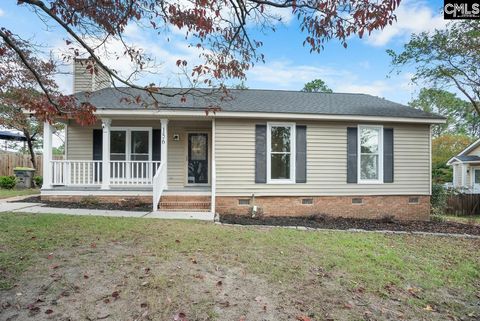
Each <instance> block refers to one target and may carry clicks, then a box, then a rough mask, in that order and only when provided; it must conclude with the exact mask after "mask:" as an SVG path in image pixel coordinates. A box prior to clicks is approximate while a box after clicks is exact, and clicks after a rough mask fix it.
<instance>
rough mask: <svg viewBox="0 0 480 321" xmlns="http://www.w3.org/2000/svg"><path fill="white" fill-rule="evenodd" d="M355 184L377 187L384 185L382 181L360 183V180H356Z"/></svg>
mask: <svg viewBox="0 0 480 321" xmlns="http://www.w3.org/2000/svg"><path fill="white" fill-rule="evenodd" d="M357 184H360V185H379V184H384V182H382V181H365V180H363V181H361V180H358V182H357Z"/></svg>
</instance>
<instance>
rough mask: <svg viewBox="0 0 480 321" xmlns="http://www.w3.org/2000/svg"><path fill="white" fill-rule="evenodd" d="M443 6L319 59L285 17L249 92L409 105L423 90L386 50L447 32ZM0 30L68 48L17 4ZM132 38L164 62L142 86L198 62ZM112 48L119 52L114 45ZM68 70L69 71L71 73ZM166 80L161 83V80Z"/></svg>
mask: <svg viewBox="0 0 480 321" xmlns="http://www.w3.org/2000/svg"><path fill="white" fill-rule="evenodd" d="M442 6H443V1H440V0H434V1H418V0H406V1H405V0H404V1H402V3H401V5H400V7H399V8H398V10H397V11H396V13H397V17H398V21H397V23H395V24H394V25H393V26H388V27H387V28H385V29H384V30H383V31H379V32H375V33H374V34H373V35H371V36H367V37H365V38H364V39H358V38H355V37H354V38H351V39H350V40H349V42H348V47H347V49H345V48H343V46H341V45H340V43H339V42H338V41H335V40H332V41H330V42H329V43H327V44H326V46H325V50H324V51H322V52H321V53H320V54H317V53H309V50H308V48H304V47H303V46H302V42H303V39H304V35H303V34H302V33H301V32H300V31H299V30H298V28H297V22H296V20H295V18H293V17H291V16H290V15H288V14H286V15H284V14H282V16H283V15H284V20H285V23H284V24H283V25H281V26H278V30H277V32H275V33H272V32H270V33H268V34H266V35H258V37H257V39H258V38H260V39H261V40H262V41H263V43H264V47H263V49H262V52H263V53H264V54H265V56H266V63H265V64H258V65H256V66H255V67H254V68H253V69H251V70H250V71H249V72H248V79H247V81H246V85H247V86H248V87H250V88H265V89H291V90H300V89H301V88H302V87H303V84H304V83H305V82H308V81H309V80H312V79H315V78H322V79H323V80H325V81H326V83H327V84H328V85H329V86H330V87H331V88H332V89H333V90H334V91H338V92H361V93H368V94H373V95H376V96H380V97H385V98H387V99H391V100H394V101H397V102H400V103H407V102H408V101H409V100H411V99H412V97H414V96H415V94H416V93H417V92H418V89H419V87H418V86H415V85H412V84H411V82H410V76H411V73H410V72H409V71H405V72H403V73H401V74H400V75H398V76H397V75H396V74H391V76H390V77H387V76H388V75H389V72H390V70H391V67H390V58H389V56H388V55H387V54H386V52H385V51H386V49H394V50H400V49H401V48H402V46H403V44H404V43H405V42H406V41H408V39H409V35H410V34H411V33H418V32H422V31H429V30H433V29H435V28H443V27H444V26H445V21H444V20H443V17H442V14H441V7H442ZM0 26H1V27H7V28H8V29H11V30H12V31H14V32H16V33H18V34H20V35H21V36H22V37H24V38H29V39H34V40H35V41H36V42H38V43H42V44H45V45H47V47H48V48H51V49H52V50H54V52H56V53H58V52H60V51H61V50H63V49H64V47H65V42H64V39H65V37H64V35H63V34H62V32H59V29H58V28H51V29H49V30H47V28H46V26H45V25H44V24H43V23H41V22H40V21H39V19H38V18H37V17H36V15H34V14H33V13H32V12H29V11H28V10H26V9H25V8H21V7H20V8H19V7H18V6H17V5H16V1H14V0H10V1H8V2H7V1H3V2H2V3H0ZM127 35H128V39H129V40H130V41H131V42H133V43H135V44H138V45H139V46H141V47H144V48H147V50H148V51H149V52H151V53H152V54H153V55H154V56H156V57H157V59H158V61H159V62H161V63H162V67H161V69H160V70H161V71H162V76H159V75H156V76H155V79H151V77H152V76H146V77H145V78H144V79H140V80H139V82H140V83H145V84H146V83H149V82H151V80H153V81H155V82H156V83H159V82H160V84H161V85H166V86H177V85H179V79H178V77H177V76H176V72H177V70H176V69H175V68H176V67H175V61H176V60H177V59H179V58H185V59H187V60H190V61H191V60H195V57H196V56H197V53H196V52H195V49H192V48H189V47H188V45H187V43H186V42H185V41H183V39H182V37H181V36H180V35H179V33H178V32H177V33H175V34H173V35H171V36H170V41H166V39H165V37H158V36H156V35H153V34H146V33H145V32H143V31H142V30H141V29H139V28H138V27H136V26H134V25H133V26H131V27H130V28H129V29H128V30H127ZM110 48H112V49H113V50H114V49H115V48H119V47H118V46H117V45H116V44H114V43H112V44H111V45H110ZM108 64H109V65H110V67H112V68H115V69H117V70H119V72H123V73H127V72H128V61H123V60H122V59H120V60H119V61H108ZM68 70H69V69H68ZM163 75H164V79H161V80H159V79H157V78H159V77H163ZM58 81H59V84H60V85H61V87H62V88H63V89H64V90H65V91H66V92H69V91H71V86H72V85H71V75H68V76H63V77H61V78H59V79H58Z"/></svg>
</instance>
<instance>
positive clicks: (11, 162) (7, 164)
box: [0, 153, 63, 176]
mask: <svg viewBox="0 0 480 321" xmlns="http://www.w3.org/2000/svg"><path fill="white" fill-rule="evenodd" d="M53 159H63V156H61V155H54V156H53ZM35 160H36V161H37V170H36V172H35V175H38V176H42V174H43V173H42V168H43V167H42V164H43V161H42V155H36V156H35ZM15 167H32V162H31V161H30V155H27V154H20V153H0V176H10V175H13V169H14V168H15Z"/></svg>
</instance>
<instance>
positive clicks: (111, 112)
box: [95, 108, 446, 124]
mask: <svg viewBox="0 0 480 321" xmlns="http://www.w3.org/2000/svg"><path fill="white" fill-rule="evenodd" d="M95 114H96V115H97V116H100V117H102V116H104V117H113V116H120V117H122V116H132V115H137V116H165V117H168V116H172V117H187V116H192V117H198V116H204V117H205V116H206V113H205V110H203V109H202V110H191V109H189V110H171V109H155V110H153V109H143V110H138V109H126V110H120V109H107V108H98V109H97V111H96V112H95ZM208 116H209V117H215V118H270V119H292V118H294V119H303V120H309V119H311V120H336V121H342V120H343V121H378V122H396V123H421V124H444V123H445V122H446V120H445V119H443V118H422V117H394V116H368V115H365V116H364V115H332V114H303V113H268V112H232V111H217V112H215V113H214V112H210V113H209V115H208Z"/></svg>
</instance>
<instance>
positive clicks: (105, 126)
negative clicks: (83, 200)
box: [102, 118, 112, 189]
mask: <svg viewBox="0 0 480 321" xmlns="http://www.w3.org/2000/svg"><path fill="white" fill-rule="evenodd" d="M111 123H112V120H111V119H109V118H102V132H103V137H102V189H110V125H111Z"/></svg>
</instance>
